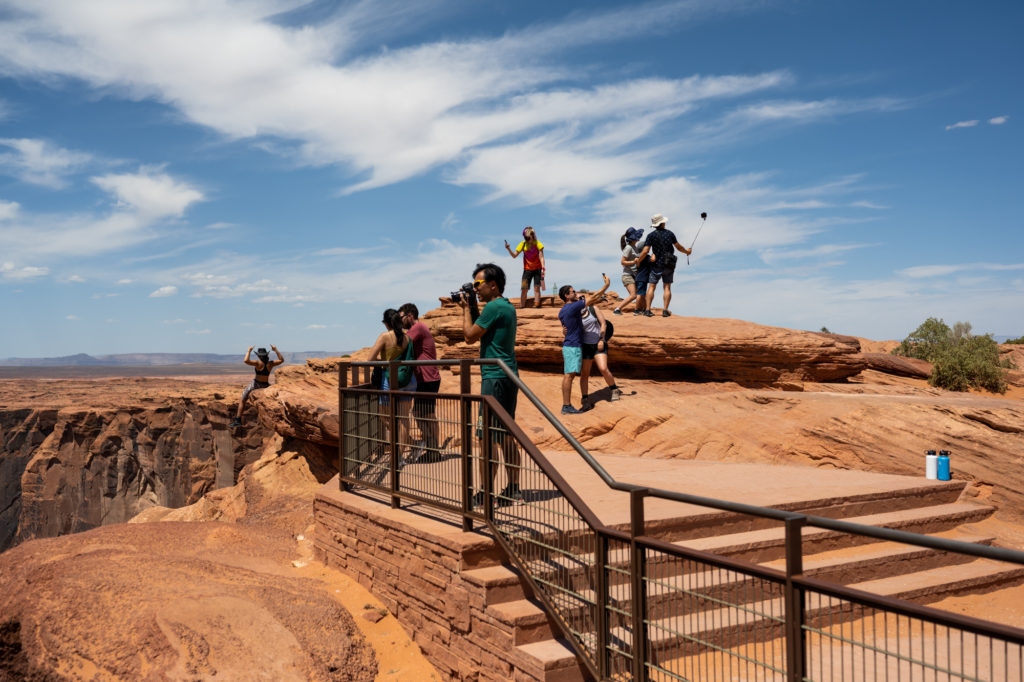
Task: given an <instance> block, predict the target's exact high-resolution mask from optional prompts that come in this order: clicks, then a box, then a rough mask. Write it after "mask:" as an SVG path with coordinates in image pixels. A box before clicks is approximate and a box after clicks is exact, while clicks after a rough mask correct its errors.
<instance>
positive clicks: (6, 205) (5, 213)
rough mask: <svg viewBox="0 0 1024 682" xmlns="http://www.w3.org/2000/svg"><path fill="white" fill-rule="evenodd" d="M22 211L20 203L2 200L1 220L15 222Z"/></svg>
mask: <svg viewBox="0 0 1024 682" xmlns="http://www.w3.org/2000/svg"><path fill="white" fill-rule="evenodd" d="M20 209H21V205H20V204H18V202H16V201H4V200H2V199H0V220H13V219H14V217H15V216H17V215H18V211H19V210H20Z"/></svg>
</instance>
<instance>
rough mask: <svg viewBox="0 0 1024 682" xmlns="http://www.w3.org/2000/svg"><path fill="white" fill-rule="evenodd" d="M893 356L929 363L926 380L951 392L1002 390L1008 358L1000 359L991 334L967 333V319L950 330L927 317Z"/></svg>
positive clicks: (968, 324) (968, 327) (1004, 383)
mask: <svg viewBox="0 0 1024 682" xmlns="http://www.w3.org/2000/svg"><path fill="white" fill-rule="evenodd" d="M893 354H894V355H903V356H906V357H912V358H919V359H921V360H926V361H928V362H930V363H932V374H931V376H930V377H928V383H929V384H931V385H932V386H939V387H941V388H946V389H949V390H951V391H967V390H969V389H971V388H975V387H976V388H984V389H986V390H989V391H993V392H995V393H1005V392H1006V373H1005V372H1004V371H1003V369H1004V368H1006V367H1009V366H1010V363H1009V362H1008V361H1003V362H1000V360H999V344H997V343H996V342H995V339H993V338H992V335H991V334H985V335H982V336H975V335H973V334H971V325H970V323H968V322H957V323H956V325H954V327H953V329H950V328H949V326H948V325H946V323H945V322H943V321H942V320H938V319H935V318H934V317H929V318H928V319H927V320H925V321H924V323H923V324H921V326H920V327H918V328H917V329H915V330H914V331H913V332H911V334H910V336H908V337H907V338H905V339H904V340H903V342H902V343H901V344H900V345H899V347H898V348H896V349H895V350H894V351H893Z"/></svg>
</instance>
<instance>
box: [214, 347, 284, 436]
mask: <svg viewBox="0 0 1024 682" xmlns="http://www.w3.org/2000/svg"><path fill="white" fill-rule="evenodd" d="M252 349H253V346H249V350H247V351H245V360H243V362H244V363H245V364H247V365H249V366H250V367H255V368H256V377H255V378H254V379H253V380H252V383H250V384H249V385H248V386H246V387H245V390H244V391H242V399H241V400H239V401H238V412H237V414H235V418H234V419H233V420H231V423H230V424H228V428H231V429H233V428H236V427H238V426H241V425H242V410H244V409H245V401H246V400H247V399H248V398H249V394H250V393H252V392H253V391H258V390H260V389H261V388H268V387H269V386H270V370H272V369H274V368H275V367H277V366H278V365H283V364H284V356H283V355H281V351H279V350H278V349H277V346H275V345H274V344H270V349H271V350H272V351H274V352H275V353H277V360H271V359H270V353H268V352H267V349H266V348H260V349H258V350H257V351H256V357H257V358H259V360H253V359H252Z"/></svg>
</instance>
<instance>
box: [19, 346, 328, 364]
mask: <svg viewBox="0 0 1024 682" xmlns="http://www.w3.org/2000/svg"><path fill="white" fill-rule="evenodd" d="M346 353H347V351H343V352H340V353H335V352H329V351H319V350H311V351H298V352H295V353H282V355H284V360H285V362H287V363H289V364H295V363H300V362H305V361H306V360H308V359H309V358H334V357H338V356H341V355H345V354H346ZM270 357H271V358H272V359H277V358H276V356H275V355H274V353H273V351H271V354H270ZM243 358H244V353H231V354H230V355H224V354H220V353H120V354H117V355H88V354H86V353H76V354H75V355H63V356H60V357H56V358H6V359H0V366H3V367H156V366H162V365H192V364H200V365H240V364H242V359H243ZM252 359H253V360H255V359H256V353H255V351H254V352H253V355H252Z"/></svg>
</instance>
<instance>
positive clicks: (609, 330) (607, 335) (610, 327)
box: [590, 306, 615, 343]
mask: <svg viewBox="0 0 1024 682" xmlns="http://www.w3.org/2000/svg"><path fill="white" fill-rule="evenodd" d="M590 314H591V315H593V316H594V319H595V320H596V319H597V312H596V311H595V310H594V306H590ZM614 333H615V325H614V324H612V321H611V320H609V319H608V318H605V320H604V342H605V343H608V342H609V341H610V340H611V338H612V334H614Z"/></svg>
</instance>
